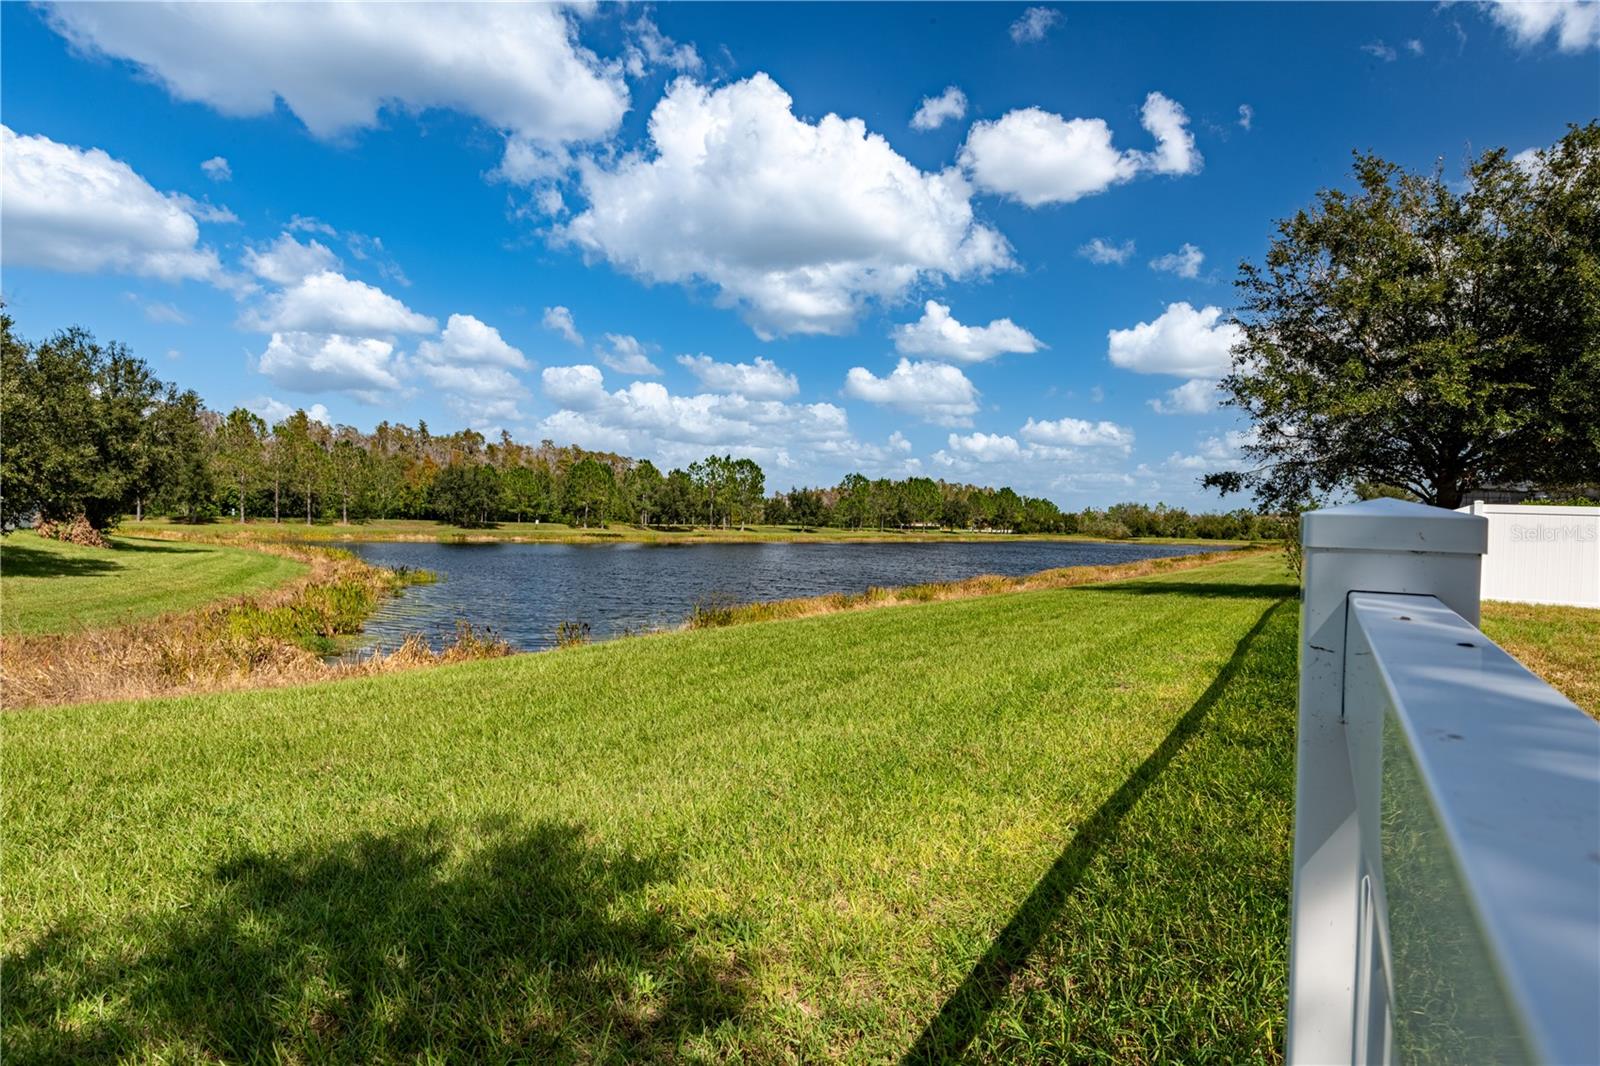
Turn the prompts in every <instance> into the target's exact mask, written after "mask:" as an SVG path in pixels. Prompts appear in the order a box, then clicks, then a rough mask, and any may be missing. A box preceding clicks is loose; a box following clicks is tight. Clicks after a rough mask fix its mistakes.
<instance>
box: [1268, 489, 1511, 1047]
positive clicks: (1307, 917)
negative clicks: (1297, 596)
mask: <svg viewBox="0 0 1600 1066" xmlns="http://www.w3.org/2000/svg"><path fill="white" fill-rule="evenodd" d="M1487 538H1488V523H1487V522H1486V521H1485V520H1484V519H1483V518H1481V517H1477V516H1474V515H1470V514H1459V513H1457V512H1454V511H1446V510H1442V509H1439V508H1435V507H1425V506H1423V505H1421V504H1415V503H1407V502H1405V501H1401V500H1391V499H1380V500H1369V501H1365V502H1362V503H1355V504H1349V505H1346V506H1343V507H1334V508H1329V509H1327V510H1322V511H1312V512H1309V513H1307V514H1306V515H1304V516H1303V517H1302V519H1301V526H1300V543H1301V545H1302V547H1303V549H1304V553H1305V555H1304V564H1305V570H1304V575H1303V577H1304V587H1303V589H1302V602H1301V607H1300V712H1299V714H1300V717H1299V731H1298V736H1297V744H1296V767H1297V771H1296V777H1295V837H1294V907H1293V914H1292V917H1291V932H1290V941H1289V1025H1288V1033H1287V1044H1288V1049H1287V1050H1288V1059H1289V1062H1291V1063H1300V1064H1305V1063H1349V1062H1358V1061H1363V1060H1364V1059H1365V1058H1366V1051H1365V1048H1362V1049H1359V1050H1358V1048H1357V1042H1358V1040H1360V1041H1361V1043H1362V1044H1366V1043H1367V1040H1366V1034H1365V1033H1364V1032H1363V1033H1358V1027H1357V1025H1356V1024H1355V1023H1354V1020H1355V1019H1356V1018H1357V1014H1358V1011H1357V1007H1358V1003H1359V1001H1360V998H1361V996H1362V994H1363V990H1362V989H1361V988H1360V987H1358V985H1359V982H1358V979H1357V972H1358V964H1359V963H1360V961H1361V960H1359V959H1358V954H1359V953H1360V951H1361V944H1362V943H1363V936H1362V933H1363V930H1362V928H1361V916H1362V913H1363V910H1362V903H1361V892H1362V885H1361V841H1360V830H1359V825H1358V819H1357V810H1356V796H1355V791H1354V786H1353V783H1352V779H1351V768H1350V754H1349V749H1348V746H1347V742H1346V736H1345V732H1344V729H1343V728H1342V725H1341V719H1342V714H1343V700H1344V666H1345V662H1344V659H1345V655H1344V652H1345V641H1346V628H1345V627H1346V605H1347V602H1348V598H1349V594H1350V593H1351V592H1388V593H1409V594H1417V595H1430V596H1436V597H1438V599H1439V600H1440V601H1442V602H1443V603H1444V604H1445V605H1446V606H1447V607H1449V608H1451V609H1452V610H1454V611H1455V612H1456V613H1457V614H1459V615H1461V616H1462V617H1463V618H1465V619H1467V620H1468V621H1470V622H1472V623H1473V624H1474V625H1476V624H1477V622H1478V593H1479V582H1480V574H1481V569H1480V566H1481V557H1482V556H1483V554H1484V551H1485V550H1486V547H1487ZM1367 932H1369V933H1370V930H1368V931H1367Z"/></svg>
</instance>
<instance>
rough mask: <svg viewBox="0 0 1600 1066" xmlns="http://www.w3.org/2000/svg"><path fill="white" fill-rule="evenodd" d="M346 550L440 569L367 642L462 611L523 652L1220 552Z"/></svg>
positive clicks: (1092, 546)
mask: <svg viewBox="0 0 1600 1066" xmlns="http://www.w3.org/2000/svg"><path fill="white" fill-rule="evenodd" d="M338 547H342V548H347V549H349V550H350V551H353V552H355V553H356V554H357V555H359V556H360V557H361V558H362V559H365V560H366V561H367V562H369V563H374V564H376V565H378V566H388V567H397V566H409V567H420V568H422V569H425V570H432V571H434V572H435V573H436V574H438V575H439V578H440V580H439V581H438V582H437V583H436V584H432V585H417V586H413V587H411V588H408V589H406V590H405V592H404V593H402V594H401V595H400V596H399V597H397V598H395V599H393V600H390V601H388V602H387V603H385V604H384V605H383V606H382V607H380V608H379V609H378V612H377V613H376V614H375V615H374V616H373V617H372V618H371V619H370V620H369V621H368V623H367V626H366V636H367V643H368V645H369V646H371V645H373V644H376V645H380V646H383V647H392V646H393V645H395V644H397V643H398V642H399V641H400V640H401V639H403V638H404V637H405V635H406V634H408V633H421V634H422V635H423V636H425V637H426V638H427V639H428V641H429V642H430V643H431V644H433V645H434V646H435V647H437V646H439V645H441V644H444V643H448V642H449V641H450V640H451V639H452V638H453V637H454V636H455V632H456V622H457V620H465V621H468V622H471V623H472V624H473V625H474V626H479V627H482V626H487V627H489V628H490V629H492V630H494V632H495V635H497V636H499V637H500V638H501V639H504V640H507V641H510V642H511V644H512V645H513V646H515V647H517V648H519V649H523V650H534V649H539V648H548V647H551V646H553V645H554V644H555V634H556V627H557V626H558V625H560V624H561V623H563V622H583V623H587V624H588V625H589V627H590V636H591V637H592V638H593V639H595V640H603V639H606V638H608V637H614V636H618V635H621V634H625V633H630V632H633V633H637V632H641V631H648V630H656V629H665V628H671V627H674V626H677V625H679V624H681V623H682V622H683V621H684V620H685V619H687V618H688V616H689V612H690V610H691V609H692V607H693V606H694V604H695V603H696V602H700V601H710V600H722V601H730V600H731V601H734V602H740V603H746V602H750V601H754V600H782V599H789V598H791V597H795V596H817V595H822V594H824V593H829V592H864V591H865V590H866V589H867V588H868V587H869V586H874V585H876V586H890V585H915V584H919V583H921V582H925V581H951V580H959V579H961V578H967V577H973V576H975V575H978V574H1005V575H1008V576H1013V577H1015V576H1020V575H1023V574H1031V573H1034V572H1036V571H1039V570H1048V569H1051V568H1053V567H1061V566H1097V565H1102V564H1107V563H1127V562H1134V561H1137V560H1141V559H1152V558H1157V557H1164V556H1173V555H1189V554H1193V553H1195V552H1203V551H1213V550H1216V549H1215V548H1213V547H1208V546H1205V545H1196V544H1100V543H1092V542H1082V541H1078V542H1070V541H1020V540H1016V541H1003V540H996V541H995V542H993V543H989V542H978V543H971V542H954V543H952V542H948V541H947V542H944V543H928V544H881V543H880V544H850V543H838V542H831V543H813V544H806V543H799V544H794V543H771V542H767V543H755V544H680V545H658V544H604V545H591V544H438V543H414V542H412V543H403V542H377V541H358V542H355V543H347V542H341V543H340V544H339V545H338Z"/></svg>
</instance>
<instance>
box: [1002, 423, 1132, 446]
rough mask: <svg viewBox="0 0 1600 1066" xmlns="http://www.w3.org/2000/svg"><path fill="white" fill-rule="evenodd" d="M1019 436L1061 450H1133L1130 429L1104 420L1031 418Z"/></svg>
mask: <svg viewBox="0 0 1600 1066" xmlns="http://www.w3.org/2000/svg"><path fill="white" fill-rule="evenodd" d="M1022 437H1023V439H1024V440H1027V441H1031V442H1032V443H1034V444H1050V445H1055V446H1057V447H1063V448H1117V449H1120V450H1121V451H1123V452H1127V451H1129V450H1131V449H1132V448H1133V430H1131V429H1129V428H1127V427H1126V426H1119V425H1117V424H1116V423H1115V422H1106V421H1103V420H1102V421H1099V422H1090V421H1087V420H1085V419H1082V418H1059V419H1056V420H1055V421H1053V422H1052V421H1048V420H1044V419H1041V420H1039V421H1034V420H1033V419H1032V418H1030V419H1028V421H1027V424H1025V425H1024V426H1023V427H1022Z"/></svg>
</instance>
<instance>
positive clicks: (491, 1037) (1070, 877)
mask: <svg viewBox="0 0 1600 1066" xmlns="http://www.w3.org/2000/svg"><path fill="white" fill-rule="evenodd" d="M1292 591H1293V590H1292V588H1290V587H1289V586H1288V585H1286V584H1285V579H1284V577H1283V570H1282V564H1281V561H1279V560H1278V559H1276V558H1274V557H1260V556H1258V557H1247V558H1240V559H1234V560H1229V561H1225V562H1222V563H1220V564H1217V565H1215V566H1211V567H1206V568H1202V569H1197V570H1190V571H1186V572H1180V573H1175V574H1171V575H1163V576H1161V577H1156V578H1150V579H1144V580H1139V581H1133V582H1127V583H1124V584H1121V585H1107V586H1083V587H1077V588H1071V589H1064V590H1058V591H1046V592H1033V593H1021V594H1014V595H1003V596H995V597H990V598H986V599H975V600H965V601H955V602H947V603H935V604H926V605H916V606H906V607H893V608H885V609H882V610H876V611H869V612H859V613H849V614H840V615H831V616H823V617H817V618H810V619H804V620H798V621H789V622H774V623H768V624H761V625H749V626H741V627H733V628H728V629H717V630H711V631H704V632H683V633H674V634H666V635H661V636H653V637H642V638H637V639H631V640H623V641H617V642H613V643H609V644H604V645H594V646H590V647H585V648H577V649H571V650H567V651H561V652H555V653H550V654H543V655H529V656H520V657H515V658H512V659H507V660H500V661H497V662H489V663H475V664H467V665H463V666H459V667H447V668H440V669H435V670H426V671H418V672H412V673H405V674H397V675H388V676H383V677H378V678H373V679H368V680H361V681H355V682H345V683H337V684H325V685H319V686H312V687H306V688H298V689H276V690H269V691H261V692H255V693H242V694H239V693H236V694H223V695H217V696H209V697H192V698H184V699H172V700H161V701H149V702H142V703H134V704H120V705H116V704H106V705H90V706H78V707H70V708H57V709H48V710H39V711H30V712H22V713H18V714H14V715H11V716H8V717H7V718H5V719H4V727H5V743H4V746H3V749H0V768H3V772H4V780H5V785H6V787H5V790H4V797H3V801H4V827H5V842H6V862H5V872H4V896H5V899H4V908H3V918H0V921H3V923H4V925H3V928H4V951H5V955H4V964H3V967H0V981H3V983H4V988H3V994H4V1002H5V1014H6V1025H5V1027H4V1032H3V1040H4V1048H3V1052H4V1056H5V1058H6V1060H7V1061H16V1062H23V1061H41V1060H43V1061H48V1060H52V1059H54V1060H58V1061H69V1060H81V1059H93V1058H100V1059H112V1058H134V1059H161V1060H164V1061H193V1060H207V1061H212V1060H216V1059H226V1060H236V1059H277V1060H284V1061H329V1060H340V1061H373V1060H395V1059H402V1058H404V1059H408V1060H412V1059H417V1058H424V1059H429V1060H436V1061H444V1060H452V1061H456V1060H462V1061H466V1060H472V1061H511V1060H521V1061H602V1062H623V1061H636V1060H639V1059H652V1058H655V1059H663V1058H665V1059H674V1060H690V1061H698V1060H718V1061H726V1060H730V1059H731V1060H740V1061H763V1062H764V1061H775V1060H797V1059H798V1060H816V1059H820V1058H839V1059H844V1060H848V1061H863V1062H866V1061H874V1062H876V1061H885V1060H893V1059H900V1058H905V1059H908V1060H909V1061H927V1062H934V1061H943V1060H947V1059H950V1058H954V1057H960V1056H965V1057H967V1058H969V1059H972V1060H977V1061H986V1060H1001V1059H1004V1060H1007V1061H1017V1060H1019V1059H1021V1060H1027V1059H1039V1060H1054V1061H1059V1060H1061V1059H1064V1058H1070V1059H1076V1060H1104V1061H1119V1062H1138V1061H1151V1060H1155V1059H1162V1058H1172V1059H1182V1060H1186V1061H1195V1062H1201V1061H1215V1062H1239V1061H1250V1060H1266V1061H1271V1060H1275V1059H1277V1058H1278V1057H1279V1054H1280V1052H1279V1044H1280V1026H1281V1018H1282V1016H1283V1010H1284V997H1285V983H1286V960H1285V938H1286V932H1287V920H1288V919H1287V915H1288V898H1289V871H1290V866H1289V854H1290V851H1289V848H1290V823H1291V802H1292V777H1293V729H1294V676H1295V675H1294V670H1295V606H1294V603H1293V602H1285V597H1287V596H1289V595H1291V594H1292Z"/></svg>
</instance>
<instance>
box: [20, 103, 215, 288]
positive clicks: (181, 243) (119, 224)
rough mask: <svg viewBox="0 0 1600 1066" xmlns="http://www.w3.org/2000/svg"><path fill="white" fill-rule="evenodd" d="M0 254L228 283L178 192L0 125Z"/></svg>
mask: <svg viewBox="0 0 1600 1066" xmlns="http://www.w3.org/2000/svg"><path fill="white" fill-rule="evenodd" d="M0 145H3V147H4V151H3V152H0V174H3V181H0V184H3V188H4V190H5V195H4V197H0V262H3V263H4V265H6V266H8V267H19V266H31V267H43V268H45V269H48V270H61V271H67V272H70V273H94V272H98V271H114V272H116V273H122V274H137V275H141V276H143V277H152V278H160V279H161V280H163V281H181V280H184V279H186V278H187V279H195V280H200V281H210V282H213V283H216V284H227V283H228V282H227V279H226V278H225V277H224V275H223V271H222V264H221V262H220V261H219V260H218V259H217V253H216V252H214V251H212V250H211V249H210V248H208V247H205V246H202V245H201V244H200V225H199V222H198V221H197V220H196V218H195V215H194V213H193V212H192V211H191V210H190V209H189V206H188V205H189V203H191V202H192V201H186V199H185V198H183V197H180V196H176V195H173V194H170V193H161V192H157V191H156V190H155V189H154V188H152V187H151V185H150V183H149V182H147V181H145V180H144V178H142V177H140V176H139V175H138V174H136V173H135V172H134V170H133V168H132V167H130V166H128V164H126V163H123V162H121V161H120V160H116V159H113V158H111V156H109V155H107V154H106V153H105V152H103V151H101V150H100V149H98V148H90V149H87V150H85V149H81V148H74V147H72V146H71V145H66V144H58V143H57V142H55V141H52V140H50V139H49V138H48V137H42V136H31V135H19V134H17V133H15V132H13V131H12V130H11V128H10V127H9V126H0Z"/></svg>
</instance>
